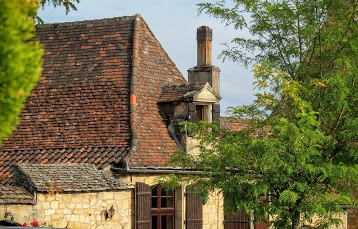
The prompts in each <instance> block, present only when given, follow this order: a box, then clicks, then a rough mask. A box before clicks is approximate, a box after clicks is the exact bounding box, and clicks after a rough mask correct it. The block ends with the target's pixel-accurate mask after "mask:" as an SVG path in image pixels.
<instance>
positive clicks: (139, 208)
mask: <svg viewBox="0 0 358 229" xmlns="http://www.w3.org/2000/svg"><path fill="white" fill-rule="evenodd" d="M151 196H152V193H151V188H150V186H149V185H147V184H144V183H139V182H137V183H136V199H135V201H136V209H135V212H136V229H148V228H151Z"/></svg>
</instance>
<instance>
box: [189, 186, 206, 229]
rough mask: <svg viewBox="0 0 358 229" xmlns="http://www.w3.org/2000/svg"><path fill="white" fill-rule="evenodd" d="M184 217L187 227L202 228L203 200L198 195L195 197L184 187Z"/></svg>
mask: <svg viewBox="0 0 358 229" xmlns="http://www.w3.org/2000/svg"><path fill="white" fill-rule="evenodd" d="M185 196H186V219H185V224H186V228H187V229H202V228H203V201H202V200H201V198H200V197H195V196H194V195H193V194H190V193H189V189H188V188H187V189H186V193H185Z"/></svg>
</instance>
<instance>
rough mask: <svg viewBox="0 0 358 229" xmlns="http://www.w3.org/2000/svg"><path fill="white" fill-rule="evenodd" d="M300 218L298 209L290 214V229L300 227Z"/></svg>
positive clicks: (298, 228)
mask: <svg viewBox="0 0 358 229" xmlns="http://www.w3.org/2000/svg"><path fill="white" fill-rule="evenodd" d="M300 218H301V214H300V212H299V211H297V210H296V211H295V213H294V215H293V216H292V229H300V228H301V226H300Z"/></svg>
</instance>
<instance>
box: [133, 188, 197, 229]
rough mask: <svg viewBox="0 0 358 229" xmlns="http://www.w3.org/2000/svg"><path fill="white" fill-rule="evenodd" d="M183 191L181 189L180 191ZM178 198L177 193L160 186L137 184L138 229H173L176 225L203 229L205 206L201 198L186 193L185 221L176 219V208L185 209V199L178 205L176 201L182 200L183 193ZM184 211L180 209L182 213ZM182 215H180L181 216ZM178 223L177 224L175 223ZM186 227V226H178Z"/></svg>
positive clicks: (136, 211)
mask: <svg viewBox="0 0 358 229" xmlns="http://www.w3.org/2000/svg"><path fill="white" fill-rule="evenodd" d="M179 190H181V189H179ZM179 193H180V194H178V197H177V198H176V194H177V193H176V192H175V191H165V190H164V189H162V188H161V187H160V186H152V187H151V186H149V185H147V184H144V183H141V182H137V183H136V189H135V198H136V199H135V206H136V207H135V214H136V215H135V220H136V229H150V228H152V229H173V228H175V224H176V223H177V225H182V224H181V222H184V223H186V225H185V228H186V229H201V228H203V213H202V212H203V210H202V208H203V206H202V205H203V204H202V200H201V199H200V198H196V197H195V196H194V195H191V194H190V193H189V191H187V192H186V195H185V196H186V198H185V199H186V209H185V211H186V214H185V219H182V218H181V217H180V216H177V218H175V208H177V207H179V208H180V207H183V206H182V202H181V201H184V200H183V199H181V200H179V201H178V203H176V202H175V201H176V199H178V198H179V199H180V198H181V196H182V195H181V194H182V192H181V191H179ZM182 210H184V209H179V211H182ZM179 215H180V214H179ZM175 221H177V222H175ZM177 227H180V228H182V227H184V226H177Z"/></svg>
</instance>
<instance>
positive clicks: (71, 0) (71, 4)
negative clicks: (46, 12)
mask: <svg viewBox="0 0 358 229" xmlns="http://www.w3.org/2000/svg"><path fill="white" fill-rule="evenodd" d="M38 2H39V5H41V7H42V9H44V8H45V6H46V5H48V6H53V7H54V8H57V7H64V8H65V10H66V15H67V14H68V13H69V12H70V11H71V10H77V7H76V5H75V4H76V3H79V2H80V0H39V1H38ZM32 18H33V20H34V21H35V22H36V23H37V24H43V23H44V21H43V20H42V19H41V18H40V17H39V16H38V15H37V14H36V13H35V14H33V15H32Z"/></svg>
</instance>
